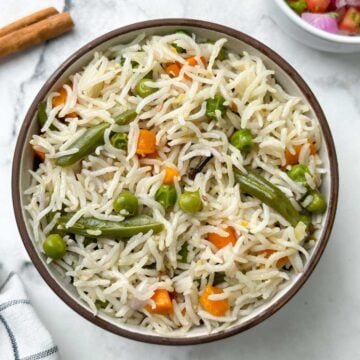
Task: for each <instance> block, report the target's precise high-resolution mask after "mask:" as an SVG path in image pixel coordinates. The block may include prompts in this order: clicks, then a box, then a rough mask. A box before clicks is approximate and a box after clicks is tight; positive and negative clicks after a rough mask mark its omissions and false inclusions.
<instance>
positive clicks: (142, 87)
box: [135, 78, 158, 98]
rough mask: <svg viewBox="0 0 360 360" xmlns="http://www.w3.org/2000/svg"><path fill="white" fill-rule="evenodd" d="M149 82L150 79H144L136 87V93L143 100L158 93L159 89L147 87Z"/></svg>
mask: <svg viewBox="0 0 360 360" xmlns="http://www.w3.org/2000/svg"><path fill="white" fill-rule="evenodd" d="M148 82H149V79H147V78H143V79H141V80H140V81H139V82H138V83H137V85H136V87H135V89H136V92H137V93H138V95H139V96H140V97H142V98H146V97H147V96H149V95H151V94H153V93H154V92H156V91H158V89H156V88H152V87H150V86H147V85H146V84H147V83H148Z"/></svg>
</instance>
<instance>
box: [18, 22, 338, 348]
mask: <svg viewBox="0 0 360 360" xmlns="http://www.w3.org/2000/svg"><path fill="white" fill-rule="evenodd" d="M162 26H179V27H181V26H191V27H197V28H202V29H207V30H213V31H216V32H219V33H223V34H226V35H228V36H231V37H234V38H237V39H238V40H240V41H243V42H245V43H247V44H249V45H251V46H252V47H254V48H255V49H257V50H259V51H260V52H262V53H263V54H264V55H266V56H268V57H269V58H270V59H271V60H272V61H274V62H275V63H276V64H277V65H278V66H280V67H281V68H282V69H283V70H284V71H285V72H286V73H287V74H288V75H289V76H290V77H291V78H292V79H293V81H294V82H295V83H296V85H297V86H298V87H299V88H300V90H301V91H302V93H303V95H304V96H305V97H306V99H307V101H308V102H309V103H310V105H311V106H312V108H313V110H314V112H315V114H316V116H317V118H318V120H319V123H320V126H321V128H322V131H323V134H324V140H325V142H326V145H327V148H328V153H329V159H330V174H331V189H330V200H329V208H328V217H327V220H326V223H325V224H324V228H325V230H324V233H323V236H322V238H321V239H319V242H320V246H319V247H318V249H317V250H316V252H315V253H314V254H313V256H312V258H311V260H310V262H309V263H308V264H307V265H306V268H305V271H304V272H303V274H302V275H301V276H300V278H299V279H298V280H297V281H296V282H295V284H294V285H293V287H292V288H291V289H290V291H288V292H287V293H286V294H284V295H283V296H282V297H281V298H280V299H278V300H277V301H276V302H275V303H274V304H273V305H271V306H270V307H269V308H268V309H265V310H263V311H262V312H261V313H259V314H258V315H256V316H255V317H253V318H252V319H250V320H248V321H246V322H245V323H243V324H240V325H238V326H236V327H235V328H233V329H230V330H224V331H222V332H219V333H215V334H209V335H200V336H195V337H192V338H185V337H184V338H175V337H174V338H172V337H165V336H153V335H145V334H138V333H134V332H132V331H129V330H125V329H122V328H121V327H119V326H116V325H114V324H112V323H110V322H108V321H106V320H104V319H101V318H99V317H97V316H94V315H93V314H92V312H91V311H90V310H88V309H86V308H85V307H83V306H81V305H79V304H78V303H77V302H76V301H75V300H74V299H73V298H72V297H71V296H69V295H68V294H67V293H66V292H65V291H64V290H63V289H62V288H61V286H60V285H59V284H58V283H57V282H56V281H55V280H54V279H53V278H52V277H51V275H50V274H49V272H48V270H47V268H46V267H45V266H44V265H43V263H42V262H41V260H40V258H39V257H38V255H37V253H36V250H35V247H34V244H33V243H32V241H31V239H30V237H29V235H28V233H27V230H26V226H25V220H24V218H23V216H22V209H21V206H20V203H21V202H20V176H19V175H20V160H21V152H22V149H23V146H24V141H25V138H26V134H27V131H28V128H29V126H30V123H31V121H32V119H33V117H34V115H35V112H36V109H37V105H38V103H39V102H40V101H42V100H43V99H44V97H45V96H46V95H47V93H48V92H49V90H50V88H51V87H52V86H53V84H54V83H55V82H56V81H57V80H58V79H59V77H60V76H61V75H62V73H63V72H64V71H65V70H66V69H67V68H68V66H70V65H71V64H73V63H74V62H75V61H77V60H78V59H79V57H81V56H82V55H84V54H86V53H87V52H89V51H91V50H92V49H94V48H95V47H97V46H98V45H100V44H101V43H103V42H105V41H107V40H110V39H112V38H114V37H116V36H119V35H123V34H126V33H129V32H132V31H136V30H142V29H146V28H152V27H162ZM338 188H339V175H338V164H337V158H336V152H335V146H334V141H333V138H332V135H331V132H330V129H329V125H328V123H327V121H326V118H325V115H324V113H323V111H322V109H321V107H320V105H319V103H318V101H317V99H316V98H315V95H314V94H313V92H312V91H311V90H310V88H309V87H308V86H307V84H306V83H305V81H304V80H303V79H302V78H301V76H300V75H299V74H298V73H297V71H296V70H295V69H294V68H293V67H292V66H291V65H289V64H288V63H287V62H286V61H285V60H284V59H283V58H282V57H281V56H279V55H278V54H276V53H275V52H274V51H273V50H271V49H270V48H268V47H267V46H266V45H264V44H263V43H261V42H259V41H258V40H255V39H253V38H252V37H250V36H248V35H246V34H244V33H242V32H240V31H237V30H234V29H232V28H229V27H226V26H223V25H218V24H214V23H211V22H207V21H201V20H194V19H157V20H150V21H143V22H139V23H135V24H132V25H128V26H124V27H121V28H119V29H116V30H113V31H110V32H108V33H106V34H105V35H102V36H100V37H98V38H96V39H95V40H93V41H91V42H89V43H88V44H86V45H85V46H83V47H82V48H80V49H79V50H78V51H76V52H75V53H74V54H73V55H71V56H70V57H69V58H68V59H67V60H66V61H65V62H64V63H63V64H62V65H61V66H60V67H59V68H58V69H57V70H56V71H55V72H54V73H53V74H52V75H51V77H50V78H49V79H48V80H47V81H46V82H45V84H44V85H43V87H42V88H41V90H40V91H39V93H38V94H37V96H36V97H35V100H34V101H33V103H32V105H31V106H30V109H29V111H28V112H27V114H26V116H25V120H24V122H23V124H22V127H21V130H20V134H19V136H18V140H17V144H16V149H15V154H14V158H13V169H12V197H13V206H14V211H15V217H16V222H17V225H18V228H19V232H20V235H21V237H22V241H23V243H24V245H25V248H26V250H27V252H28V254H29V256H30V258H31V260H32V262H33V264H34V265H35V267H36V268H37V270H38V271H39V273H40V275H41V276H42V277H43V279H44V280H45V282H46V283H47V284H48V285H49V286H50V288H51V289H52V290H53V291H54V292H55V293H56V295H58V296H59V297H60V298H61V299H62V300H63V301H64V302H65V303H66V304H67V305H68V306H70V307H71V308H72V309H73V310H75V311H76V312H77V313H79V314H80V315H81V316H83V317H84V318H85V319H87V320H89V321H90V322H92V323H94V324H95V325H98V326H100V327H102V328H103V329H105V330H108V331H111V332H113V333H114V334H117V335H121V336H124V337H126V338H129V339H132V340H137V341H142V342H146V343H152V344H161V345H195V344H204V343H208V342H211V341H215V340H220V339H224V338H227V337H229V336H232V335H235V334H238V333H240V332H242V331H245V330H247V329H249V328H251V327H253V326H255V325H257V324H259V323H260V322H262V321H263V320H265V319H267V318H268V317H269V316H270V315H272V314H274V313H275V312H276V311H278V310H279V309H280V308H281V307H283V306H284V305H285V304H286V303H287V302H288V301H289V300H290V299H291V298H292V297H293V296H294V295H295V294H296V293H297V292H298V290H299V289H300V288H301V287H302V285H303V284H304V283H305V281H306V280H307V279H308V277H309V276H310V274H311V273H312V272H313V270H314V268H315V266H316V264H317V263H318V261H319V259H320V257H321V255H322V253H323V251H324V249H325V247H326V244H327V242H328V239H329V236H330V233H331V229H332V226H333V223H334V218H335V213H336V206H337V199H338Z"/></svg>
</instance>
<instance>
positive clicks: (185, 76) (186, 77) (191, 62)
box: [184, 56, 207, 80]
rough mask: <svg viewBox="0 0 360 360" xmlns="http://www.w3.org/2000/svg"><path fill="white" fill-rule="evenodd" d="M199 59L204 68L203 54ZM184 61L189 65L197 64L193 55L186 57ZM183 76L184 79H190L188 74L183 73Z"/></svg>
mask: <svg viewBox="0 0 360 360" xmlns="http://www.w3.org/2000/svg"><path fill="white" fill-rule="evenodd" d="M200 60H201V62H202V63H203V64H204V67H205V68H206V65H207V64H206V59H205V58H204V57H203V56H201V57H200ZM186 62H187V63H188V65H190V66H196V65H198V61H197V60H196V57H195V56H190V57H188V58H187V59H186ZM184 78H185V79H186V80H191V77H190V76H188V75H186V74H184Z"/></svg>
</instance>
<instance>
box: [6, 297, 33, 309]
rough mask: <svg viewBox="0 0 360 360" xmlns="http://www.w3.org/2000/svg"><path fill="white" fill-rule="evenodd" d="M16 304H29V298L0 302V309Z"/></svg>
mask: <svg viewBox="0 0 360 360" xmlns="http://www.w3.org/2000/svg"><path fill="white" fill-rule="evenodd" d="M18 304H30V300H28V299H18V300H10V301H7V302H5V303H3V304H0V311H3V310H5V309H7V308H8V307H11V306H14V305H18Z"/></svg>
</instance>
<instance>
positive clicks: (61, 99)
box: [52, 87, 78, 118]
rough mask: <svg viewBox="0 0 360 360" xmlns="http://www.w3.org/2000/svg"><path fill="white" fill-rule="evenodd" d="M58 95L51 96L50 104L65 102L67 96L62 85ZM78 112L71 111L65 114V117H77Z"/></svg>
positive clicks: (56, 104) (57, 104)
mask: <svg viewBox="0 0 360 360" xmlns="http://www.w3.org/2000/svg"><path fill="white" fill-rule="evenodd" d="M58 93H59V95H56V96H54V97H53V98H52V106H53V107H56V106H59V105H63V104H65V102H66V98H67V92H66V89H65V88H64V87H62V88H61V89H60V90H59V91H58ZM77 116H78V114H77V113H76V112H71V113H69V114H67V115H66V117H69V118H75V117H77Z"/></svg>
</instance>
